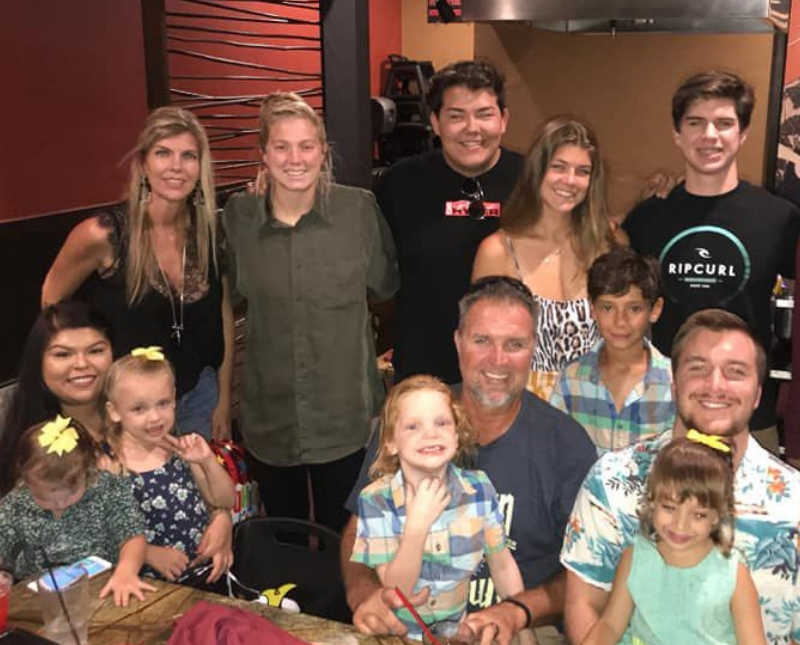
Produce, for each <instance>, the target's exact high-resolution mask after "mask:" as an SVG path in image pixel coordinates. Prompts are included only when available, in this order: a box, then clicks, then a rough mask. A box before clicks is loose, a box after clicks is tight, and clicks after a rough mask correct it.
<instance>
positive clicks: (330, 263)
mask: <svg viewBox="0 0 800 645" xmlns="http://www.w3.org/2000/svg"><path fill="white" fill-rule="evenodd" d="M307 266H308V273H307V274H306V275H305V276H304V282H306V284H307V287H308V290H309V293H310V294H311V296H312V298H313V300H314V302H316V303H317V304H318V305H319V306H320V307H323V308H326V309H336V308H338V307H345V306H347V305H352V304H353V303H357V302H361V301H364V300H366V297H367V285H366V272H365V269H364V267H363V263H362V261H361V259H360V258H353V257H336V258H332V257H330V256H326V255H323V256H320V257H317V258H314V259H313V260H312V261H310V262H309V263H308V265H307Z"/></svg>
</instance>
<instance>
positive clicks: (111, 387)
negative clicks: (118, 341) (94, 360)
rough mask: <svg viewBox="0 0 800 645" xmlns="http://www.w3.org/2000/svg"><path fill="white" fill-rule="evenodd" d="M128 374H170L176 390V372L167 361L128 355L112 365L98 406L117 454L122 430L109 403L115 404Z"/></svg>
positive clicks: (108, 437) (106, 375) (105, 432)
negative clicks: (114, 401) (121, 384)
mask: <svg viewBox="0 0 800 645" xmlns="http://www.w3.org/2000/svg"><path fill="white" fill-rule="evenodd" d="M128 374H142V375H148V376H150V375H154V374H169V377H170V380H171V381H172V387H173V390H174V388H175V372H174V371H173V370H172V365H170V363H169V361H168V360H166V359H162V360H151V359H149V358H147V357H145V356H133V355H132V354H126V355H125V356H123V357H122V358H119V359H117V360H116V361H114V362H113V363H112V364H111V367H109V368H108V371H106V374H105V376H104V377H103V389H102V392H101V395H100V400H99V402H98V405H99V406H100V410H101V413H102V414H103V422H104V423H103V434H104V436H105V439H106V441H108V443H109V444H110V445H111V447H112V448H114V452H117V446H118V443H117V442H118V441H119V436H120V433H121V432H122V428H121V427H120V424H119V423H114V422H113V421H112V420H111V417H110V415H109V412H108V403H109V402H111V403H112V404H113V399H114V391H115V390H116V388H117V385H118V384H119V381H120V379H121V378H122V377H123V376H126V375H128Z"/></svg>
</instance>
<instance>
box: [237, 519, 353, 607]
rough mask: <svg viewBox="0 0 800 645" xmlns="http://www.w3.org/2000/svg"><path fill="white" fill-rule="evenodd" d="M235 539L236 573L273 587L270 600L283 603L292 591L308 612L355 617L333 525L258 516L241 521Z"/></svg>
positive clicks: (247, 581) (253, 583) (254, 584)
mask: <svg viewBox="0 0 800 645" xmlns="http://www.w3.org/2000/svg"><path fill="white" fill-rule="evenodd" d="M233 539H234V543H233V553H234V564H233V573H234V574H235V575H236V577H237V578H238V579H239V581H240V582H241V583H242V584H244V585H247V586H248V587H251V588H253V589H256V590H258V591H266V590H271V591H270V592H268V593H267V594H266V595H267V597H268V600H269V602H270V604H273V605H279V604H280V599H281V598H282V597H284V596H286V597H288V598H291V599H292V600H294V601H295V602H297V604H298V605H300V610H301V611H302V612H304V613H306V614H312V615H315V616H322V617H324V618H330V619H333V620H339V621H341V622H347V623H349V622H350V621H351V619H352V614H351V613H350V610H349V608H348V607H347V601H346V599H345V593H344V585H343V584H342V577H341V572H340V570H339V542H340V539H339V536H338V535H337V534H336V533H334V532H333V531H331V530H330V529H329V528H327V527H325V526H321V525H319V524H315V523H313V522H307V521H304V520H297V519H292V518H283V517H254V518H251V519H249V520H245V521H244V522H241V523H240V524H238V525H236V528H235V530H234V538H233ZM285 585H295V586H294V587H293V588H291V589H289V588H288V587H285ZM282 588H283V589H282Z"/></svg>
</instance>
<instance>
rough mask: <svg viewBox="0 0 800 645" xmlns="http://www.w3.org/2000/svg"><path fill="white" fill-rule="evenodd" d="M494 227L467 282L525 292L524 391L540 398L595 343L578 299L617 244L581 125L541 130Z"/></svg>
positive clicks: (595, 154) (566, 121)
mask: <svg viewBox="0 0 800 645" xmlns="http://www.w3.org/2000/svg"><path fill="white" fill-rule="evenodd" d="M500 227H501V228H500V230H499V231H497V232H496V233H493V234H492V235H490V236H488V237H487V238H486V239H485V240H484V241H483V242H482V243H481V245H480V247H479V248H478V252H477V254H476V256H475V264H474V266H473V269H472V279H473V280H476V279H478V278H481V277H483V276H487V275H507V276H511V277H514V278H519V279H520V280H522V281H523V282H524V283H525V284H526V285H527V286H528V288H530V290H531V292H532V293H533V296H534V298H535V300H536V302H537V303H538V305H539V315H538V320H537V325H536V351H535V353H534V356H533V362H532V364H531V378H530V380H529V382H528V389H530V390H532V391H533V392H534V393H536V394H537V395H538V396H540V397H541V398H542V399H544V400H545V401H547V400H548V399H549V397H550V393H551V391H552V389H553V386H554V385H555V382H556V379H557V377H558V374H559V372H560V370H561V369H562V368H563V367H564V366H565V365H566V364H567V363H569V362H570V361H572V360H574V359H576V358H578V357H580V356H581V355H583V354H584V353H585V352H587V351H588V350H589V349H590V348H591V347H592V346H593V345H594V343H595V342H596V341H597V340H598V338H599V336H598V333H597V326H596V325H595V323H594V319H593V318H592V316H591V312H590V309H589V300H588V298H587V297H586V296H587V293H586V274H587V271H588V269H589V266H590V265H591V264H592V262H594V260H595V258H597V256H599V255H601V254H603V253H605V252H606V251H608V250H609V248H610V247H611V246H612V245H613V244H615V243H616V242H622V243H625V241H624V234H622V233H621V232H620V231H619V229H617V230H616V231H613V230H612V223H611V222H610V220H609V218H608V213H607V212H606V201H605V178H604V172H603V163H602V160H601V158H600V153H599V151H598V148H597V138H596V137H595V135H594V133H593V132H592V130H591V129H590V128H589V127H588V126H587V125H586V124H584V123H582V122H581V121H578V120H577V119H574V118H572V117H568V116H558V117H554V118H551V119H549V120H548V121H546V122H545V123H544V124H543V125H542V127H541V128H540V130H539V132H538V133H537V135H536V136H535V138H534V142H533V145H532V146H531V149H530V151H529V152H528V155H527V157H526V159H525V168H524V170H523V171H522V175H521V176H520V178H519V181H518V182H517V185H516V187H515V188H514V191H513V192H512V193H511V197H510V198H509V201H508V203H507V204H506V205H505V206H504V207H503V213H502V216H501V219H500Z"/></svg>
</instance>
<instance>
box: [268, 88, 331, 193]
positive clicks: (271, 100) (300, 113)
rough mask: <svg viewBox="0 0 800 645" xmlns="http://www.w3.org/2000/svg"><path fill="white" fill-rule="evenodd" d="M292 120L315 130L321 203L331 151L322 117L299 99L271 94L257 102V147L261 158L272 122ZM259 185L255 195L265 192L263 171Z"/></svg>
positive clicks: (327, 184) (328, 180)
mask: <svg viewBox="0 0 800 645" xmlns="http://www.w3.org/2000/svg"><path fill="white" fill-rule="evenodd" d="M287 118H295V119H306V120H308V121H310V122H311V123H312V125H313V126H314V127H315V128H316V129H317V136H318V138H319V142H320V144H321V145H322V148H323V156H322V169H321V171H320V174H319V180H318V184H317V189H318V190H319V194H320V195H321V197H322V199H323V203H324V201H325V199H326V198H327V196H328V194H329V192H330V187H331V184H332V183H333V160H332V157H331V147H330V145H329V144H328V135H327V132H326V130H325V122H324V121H323V120H322V117H321V116H320V115H319V114H317V112H316V111H315V110H314V108H312V107H311V106H310V105H309V104H308V103H306V102H305V101H304V100H303V99H302V97H301V96H299V95H298V94H295V93H294V92H272V94H268V95H267V96H266V97H265V98H264V100H263V101H262V102H261V111H260V113H259V117H258V145H259V148H260V149H261V152H262V154H263V153H264V152H265V151H266V149H267V143H269V132H270V129H271V128H272V126H273V125H274V124H275V122H276V121H278V120H280V119H287ZM259 177H260V179H261V182H260V183H259V185H257V186H256V191H257V192H258V193H259V194H262V193H266V192H269V184H270V178H269V173H268V172H267V171H266V168H265V169H264V170H263V171H262V172H261V173H260V174H259Z"/></svg>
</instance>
